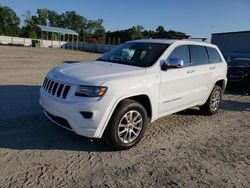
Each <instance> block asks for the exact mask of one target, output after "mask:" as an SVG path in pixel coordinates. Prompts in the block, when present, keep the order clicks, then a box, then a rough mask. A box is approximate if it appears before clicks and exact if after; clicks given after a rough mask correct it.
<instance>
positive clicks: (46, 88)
mask: <svg viewBox="0 0 250 188" xmlns="http://www.w3.org/2000/svg"><path fill="white" fill-rule="evenodd" d="M50 82H51V81H50V80H48V83H47V85H46V87H45V90H46V91H48V87H49V85H50Z"/></svg>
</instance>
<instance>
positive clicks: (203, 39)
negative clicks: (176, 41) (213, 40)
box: [184, 38, 208, 42]
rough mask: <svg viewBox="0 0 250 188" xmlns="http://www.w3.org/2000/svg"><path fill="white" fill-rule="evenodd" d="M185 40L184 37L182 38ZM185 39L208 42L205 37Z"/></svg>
mask: <svg viewBox="0 0 250 188" xmlns="http://www.w3.org/2000/svg"><path fill="white" fill-rule="evenodd" d="M184 40H185V39H184ZM186 40H194V41H202V42H208V40H207V38H188V39H186Z"/></svg>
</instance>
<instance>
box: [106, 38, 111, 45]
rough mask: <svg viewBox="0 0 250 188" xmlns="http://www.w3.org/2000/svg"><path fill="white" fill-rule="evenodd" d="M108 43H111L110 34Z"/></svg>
mask: <svg viewBox="0 0 250 188" xmlns="http://www.w3.org/2000/svg"><path fill="white" fill-rule="evenodd" d="M107 44H111V38H110V36H109V37H108V41H107Z"/></svg>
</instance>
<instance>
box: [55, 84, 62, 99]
mask: <svg viewBox="0 0 250 188" xmlns="http://www.w3.org/2000/svg"><path fill="white" fill-rule="evenodd" d="M62 89H63V84H60V85H59V87H58V91H57V93H56V96H57V97H60V96H61V93H62Z"/></svg>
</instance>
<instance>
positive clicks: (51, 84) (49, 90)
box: [48, 81, 54, 93]
mask: <svg viewBox="0 0 250 188" xmlns="http://www.w3.org/2000/svg"><path fill="white" fill-rule="evenodd" d="M53 84H54V81H51V83H50V86H49V89H48V92H49V93H50V92H51V89H52V86H53Z"/></svg>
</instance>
